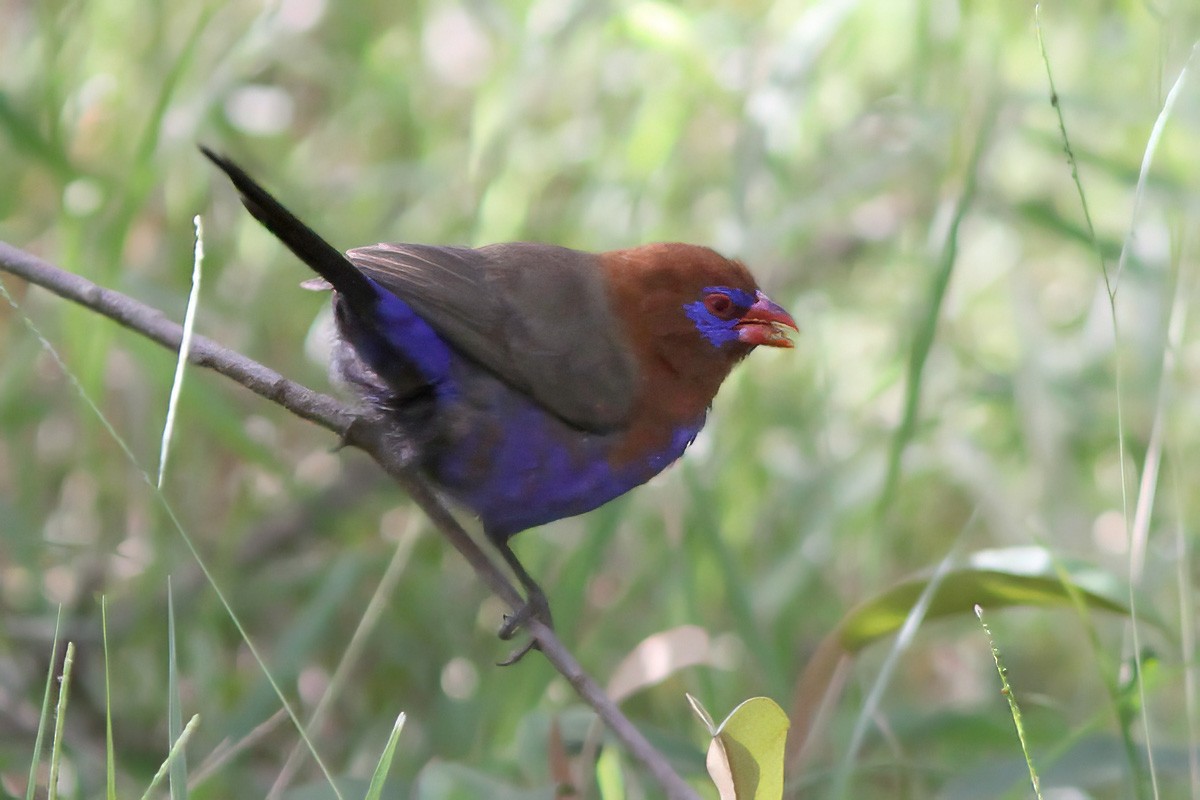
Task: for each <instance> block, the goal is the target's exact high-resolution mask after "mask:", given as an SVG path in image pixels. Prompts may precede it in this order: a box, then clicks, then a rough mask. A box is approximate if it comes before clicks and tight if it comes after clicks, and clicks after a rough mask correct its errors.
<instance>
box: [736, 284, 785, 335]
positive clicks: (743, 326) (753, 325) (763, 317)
mask: <svg viewBox="0 0 1200 800" xmlns="http://www.w3.org/2000/svg"><path fill="white" fill-rule="evenodd" d="M754 296H755V298H756V299H757V302H755V304H754V305H752V306H750V308H748V309H747V310H746V313H745V314H743V315H742V319H741V321H740V322H738V324H737V325H736V326H735V328H736V329H737V332H738V340H739V341H742V342H745V343H746V344H752V345H760V344H761V345H766V346H767V347H794V346H795V345H794V344H792V340H791V339H790V338H789V337H788V333H787V330H786V329H787V328H791V329H792V330H794V331H796V332H797V333H799V332H800V329H799V328H798V327H796V320H794V319H792V315H791V314H789V313H788V312H786V311H784V310H783V308H781V307H780V306H778V305H776V304H775V303H773V302H771V298H769V297H767V296H766V295H765V294H763V293H762V292H755V295H754Z"/></svg>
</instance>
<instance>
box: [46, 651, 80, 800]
mask: <svg viewBox="0 0 1200 800" xmlns="http://www.w3.org/2000/svg"><path fill="white" fill-rule="evenodd" d="M74 666H75V643H74V642H67V653H66V655H65V656H63V667H62V677H60V678H59V681H58V705H57V706H56V707H55V710H54V742H53V744H51V746H50V777H49V779H47V782H46V798H47V800H56V799H57V797H58V774H59V767H60V764H61V763H62V756H63V746H64V744H65V743H64V742H63V727H64V726H65V725H66V720H67V700H68V699H69V698H70V696H71V670H72V668H73V667H74Z"/></svg>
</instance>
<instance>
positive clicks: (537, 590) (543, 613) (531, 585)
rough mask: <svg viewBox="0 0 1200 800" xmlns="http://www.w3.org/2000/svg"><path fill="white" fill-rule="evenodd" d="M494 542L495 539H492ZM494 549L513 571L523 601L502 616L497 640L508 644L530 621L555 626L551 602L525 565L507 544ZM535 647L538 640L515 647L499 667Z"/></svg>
mask: <svg viewBox="0 0 1200 800" xmlns="http://www.w3.org/2000/svg"><path fill="white" fill-rule="evenodd" d="M493 541H495V540H493ZM496 549H497V550H499V551H500V555H501V556H503V557H504V562H505V563H506V564H508V568H509V569H511V570H512V572H513V575H515V576H516V578H517V580H518V581H519V582H520V584H521V587H522V588H523V589H524V590H525V602H524V604H522V606H521V607H520V608H518V609H517V610H516V611H514V612H513V613H512V614H506V615H505V616H504V624H502V625H501V626H500V638H501V639H503V640H504V641H508V640H509V639H511V638H513V636H515V635H516V633H517V631H518V630H520V629H521V628H522V627H523V626H524V625H525V623H526V622H528V621H529V620H531V619H536V620H538V621H540V622H541V623H542V624H543V625H545V626H546V627H547V628H553V627H554V620H553V618H552V617H551V616H550V602H549V601H548V600H547V599H546V593H545V592H543V591H542V587H541V586H539V585H538V582H537V581H535V580H534V579H533V576H532V575H530V574H529V572H528V571H527V570H526V569H525V565H524V564H522V563H521V562H520V560H519V559H518V558H517V554H516V553H514V552H513V551H512V548H511V547H509V546H508V542H503V541H501V542H496ZM535 647H537V640H536V639H530V640H529V641H528V642H526V643H525V644H524V645H522V646H521V647H518V648H517V649H516V650H514V651H513V652H512V653H510V654H509V656H508V658H506V659H504V660H503V661H501V662H500V666H502V667H507V666H509V665H510V664H515V663H517V662H518V661H520V660H521V659H522V658H524V657H525V654H526V653H528V652H529V651H530V650H532V649H534V648H535Z"/></svg>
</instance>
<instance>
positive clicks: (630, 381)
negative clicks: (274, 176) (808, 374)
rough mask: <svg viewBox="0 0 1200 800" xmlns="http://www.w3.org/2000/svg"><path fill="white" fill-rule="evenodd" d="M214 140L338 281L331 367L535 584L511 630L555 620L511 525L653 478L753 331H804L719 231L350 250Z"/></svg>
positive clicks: (272, 225) (319, 266) (306, 256)
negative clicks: (595, 247)
mask: <svg viewBox="0 0 1200 800" xmlns="http://www.w3.org/2000/svg"><path fill="white" fill-rule="evenodd" d="M201 150H202V151H203V152H204V154H205V155H206V156H207V157H208V158H209V159H210V160H211V161H212V162H213V163H214V164H216V165H217V166H218V167H220V168H221V170H223V171H224V172H225V174H226V175H228V176H229V178H230V179H231V180H232V181H233V184H234V186H236V187H237V190H238V191H239V192H240V193H241V199H242V203H243V204H244V205H245V206H246V208H247V209H248V210H249V211H250V213H251V214H252V215H254V217H255V218H256V219H257V220H258V221H259V222H261V223H262V224H263V225H264V226H265V227H266V228H267V230H269V231H270V232H271V233H273V234H274V235H275V236H276V237H278V238H279V239H280V240H281V241H282V242H283V243H284V244H285V245H287V247H288V248H289V249H291V251H292V252H293V253H295V254H296V255H297V256H298V257H299V258H300V259H301V260H302V261H304V263H306V264H307V265H308V266H309V267H311V268H312V269H313V270H315V271H316V272H317V274H318V275H320V276H321V278H323V279H324V281H326V282H328V284H329V285H330V286H332V288H333V290H334V292H333V308H334V316H335V320H336V325H337V343H336V346H335V349H334V357H333V364H332V366H331V370H332V372H333V373H334V374H335V376H336V377H338V378H340V379H341V380H342V381H344V382H345V383H347V384H349V385H350V386H351V387H352V388H353V389H354V390H355V391H356V392H357V393H358V394H359V395H360V396H361V398H362V400H363V401H364V402H365V403H366V404H367V405H368V406H369V407H371V408H372V409H373V410H374V411H375V412H377V413H379V414H382V415H384V416H385V417H386V418H387V419H389V420H391V421H393V422H394V424H395V425H396V426H397V427H398V428H399V429H400V430H401V431H402V432H403V433H404V434H405V435H406V438H407V440H408V441H409V442H411V443H413V444H414V446H415V448H416V455H415V461H416V464H417V465H418V466H419V468H420V469H421V471H422V472H423V473H424V474H425V475H426V477H427V478H428V479H429V480H430V481H432V482H433V483H434V484H435V485H436V486H437V487H439V488H440V489H441V490H443V491H444V492H445V493H447V494H448V495H450V496H451V497H453V498H454V499H456V500H457V501H458V502H460V503H462V504H463V505H464V506H466V507H467V508H469V509H470V510H471V511H473V512H474V513H475V514H476V515H478V516H479V518H480V520H481V521H482V523H483V528H484V531H485V532H486V534H487V537H488V539H489V540H490V541H491V542H492V543H493V544H494V545H495V547H496V548H497V549H498V550H499V552H500V553H501V555H502V556H503V557H504V559H505V561H506V562H507V563H508V564H509V566H510V567H511V568H512V570H513V572H514V574H515V575H516V576H517V578H518V579H519V580H520V582H521V584H522V585H523V586H524V588H525V590H526V593H527V597H526V606H525V608H523V609H521V610H520V611H518V612H517V613H516V614H515V615H514V616H513V617H511V618H509V619H508V620H507V621H506V623H505V626H504V627H502V628H501V636H502V637H504V638H509V637H510V636H511V635H512V634H513V633H514V632H515V630H516V629H517V628H518V627H519V626H520V625H521V624H523V623H524V622H525V621H526V620H528V618H529V617H530V616H533V615H537V616H539V618H542V619H543V620H544V621H546V622H547V623H548V622H549V608H548V605H547V604H546V600H545V595H544V594H543V593H542V590H541V588H540V587H539V586H538V585H537V583H536V582H535V581H534V580H533V579H532V578H531V577H530V575H529V574H528V572H526V570H525V569H524V567H523V566H522V565H521V563H520V561H518V560H517V558H516V556H515V554H514V553H513V552H512V550H511V549H510V547H509V543H508V540H509V538H510V537H512V536H513V534H515V533H518V532H520V531H523V530H525V529H526V528H531V527H534V526H535V525H541V524H543V523H546V522H550V521H551V520H556V519H561V518H563V517H570V516H574V515H576V514H582V513H583V512H585V511H590V510H592V509H594V508H596V507H597V506H600V505H603V504H604V503H607V502H608V501H609V500H612V499H613V498H615V497H617V496H619V495H621V494H624V493H625V492H627V491H629V490H630V489H632V488H633V487H635V486H638V485H640V484H643V483H645V482H646V481H648V480H650V479H651V478H652V477H654V476H655V475H657V474H658V473H659V472H661V471H662V470H663V469H664V468H666V467H667V466H668V465H669V464H671V463H672V462H673V461H675V460H676V459H677V458H679V457H680V455H682V454H683V451H684V449H686V448H687V446H688V445H689V444H690V443H691V442H692V440H693V439H695V438H696V434H697V433H698V432H699V431H700V428H701V427H702V426H703V425H704V420H705V416H706V414H707V411H708V408H709V405H710V404H711V403H712V400H713V397H714V396H715V395H716V393H717V389H718V387H720V385H721V382H722V381H723V380H724V379H725V376H726V375H728V374H729V371H730V369H731V368H732V367H733V366H734V364H736V363H737V362H738V361H740V360H741V359H742V358H743V357H745V356H746V354H748V353H749V352H750V351H751V350H753V349H754V348H755V346H757V345H767V346H770V347H791V346H792V342H791V340H790V339H789V338H788V336H787V333H786V331H785V329H787V328H790V329H792V330H796V323H795V321H794V320H793V319H792V317H791V316H790V315H789V314H788V313H787V312H786V311H784V310H783V309H782V308H780V307H779V306H778V305H776V304H775V303H773V302H771V300H769V299H768V298H767V296H766V295H765V294H763V293H762V292H761V291H760V290H759V288H758V285H757V283H755V281H754V278H753V277H752V276H751V275H750V272H749V271H748V270H747V269H746V267H745V266H744V265H743V264H742V263H741V262H739V261H731V260H729V259H726V258H723V257H722V256H720V255H718V254H717V253H715V252H714V251H712V250H710V249H708V248H705V247H697V246H694V245H688V244H649V245H644V246H641V247H634V248H630V249H628V250H615V251H612V252H607V253H599V254H594V253H585V252H580V251H577V250H569V249H566V248H563V247H555V246H552V245H547V244H530V243H525V242H516V243H512V244H493V245H488V246H486V247H480V248H478V249H472V248H467V247H435V246H432V245H417V244H377V245H374V246H371V247H359V248H356V249H354V250H350V251H349V252H348V253H347V254H346V255H343V254H342V253H340V252H338V251H337V250H336V249H335V248H334V247H333V246H332V245H330V244H328V243H327V242H325V241H324V240H323V239H322V238H321V237H320V236H318V235H317V234H316V233H315V232H314V231H313V230H312V229H310V228H309V227H308V226H306V225H305V224H304V223H302V222H300V221H299V220H298V219H296V217H294V216H293V215H292V214H291V213H290V212H288V211H287V209H285V208H284V207H283V206H282V205H280V204H279V202H278V201H276V200H275V199H274V198H273V197H272V196H271V195H269V194H268V193H267V192H266V191H265V190H264V189H263V188H262V187H260V186H259V185H258V184H257V183H255V182H254V181H253V180H252V179H251V178H250V177H249V176H248V175H247V174H246V173H245V172H243V171H242V170H241V169H240V168H239V167H238V166H237V165H236V164H234V163H233V162H232V161H230V160H229V159H227V158H223V157H221V156H219V155H217V154H215V153H213V152H212V151H210V150H209V149H207V148H204V147H201ZM527 649H528V648H525V650H527ZM525 650H521V651H519V652H518V654H517V655H516V656H515V658H519V657H520V656H521V655H523V654H524V652H525ZM515 658H513V659H510V662H511V660H515Z"/></svg>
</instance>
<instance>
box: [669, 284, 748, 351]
mask: <svg viewBox="0 0 1200 800" xmlns="http://www.w3.org/2000/svg"><path fill="white" fill-rule="evenodd" d="M701 292H702V293H703V294H705V295H710V294H723V295H725V296H726V297H728V298H729V299H730V300H732V301H733V305H734V306H735V307H736V308H737V309H739V311H740V312H745V310H746V309H747V308H749V307H750V306H752V305H754V300H755V298H754V295H752V294H750V293H749V292H747V291H744V290H742V289H731V288H729V287H728V286H705V287H704V288H703V289H702V290H701ZM683 311H684V313H685V314H687V316H688V319H690V320H691V321H692V323H693V324H695V326H696V330H698V331H700V333H701V334H702V335H703V336H704V338H705V339H708V341H709V343H710V344H712V346H713V347H722V346H723V345H726V344H729V343H730V342H736V341H737V338H738V333H737V330H736V329H735V328H734V326H735V325H737V323H738V318H737V317H734V318H733V319H721V318H720V317H717V316H714V315H713V313H712V312H710V311H709V310H708V308H707V307H706V306H705V305H704V300H697V301H695V302H693V303H685V304H684V306H683Z"/></svg>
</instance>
